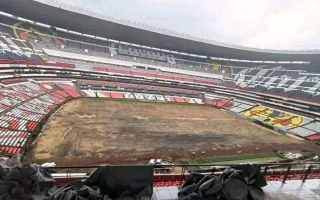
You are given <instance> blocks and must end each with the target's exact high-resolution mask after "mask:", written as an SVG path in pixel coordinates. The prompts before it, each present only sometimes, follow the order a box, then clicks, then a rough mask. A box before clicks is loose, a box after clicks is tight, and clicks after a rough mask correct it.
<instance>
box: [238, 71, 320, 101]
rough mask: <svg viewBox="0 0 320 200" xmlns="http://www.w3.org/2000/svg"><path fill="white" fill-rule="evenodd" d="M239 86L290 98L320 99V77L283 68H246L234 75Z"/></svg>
mask: <svg viewBox="0 0 320 200" xmlns="http://www.w3.org/2000/svg"><path fill="white" fill-rule="evenodd" d="M233 81H234V83H235V84H236V85H237V86H240V87H244V88H249V89H254V90H256V91H260V92H269V93H274V94H280V95H282V96H290V97H305V98H309V97H310V96H312V97H317V98H318V99H320V83H319V81H320V75H319V74H312V73H307V72H306V71H302V70H287V69H283V68H279V67H277V68H268V69H265V68H246V69H243V70H241V71H239V72H238V73H237V74H234V75H233Z"/></svg>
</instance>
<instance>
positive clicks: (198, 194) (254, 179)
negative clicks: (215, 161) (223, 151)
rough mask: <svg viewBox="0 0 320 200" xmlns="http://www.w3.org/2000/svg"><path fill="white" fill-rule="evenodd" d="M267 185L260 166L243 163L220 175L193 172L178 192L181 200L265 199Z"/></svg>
mask: <svg viewBox="0 0 320 200" xmlns="http://www.w3.org/2000/svg"><path fill="white" fill-rule="evenodd" d="M265 185H266V181H265V179H264V177H263V176H262V175H261V174H260V168H259V167H257V166H254V165H241V166H237V167H234V168H228V169H226V170H224V172H223V173H222V174H220V175H216V174H211V175H203V174H198V173H195V174H192V175H191V176H190V177H189V178H188V180H186V182H185V184H184V185H183V186H182V188H181V189H180V191H179V193H178V197H179V198H178V199H179V200H202V199H203V200H205V199H210V200H264V193H263V191H262V190H261V187H263V186H265Z"/></svg>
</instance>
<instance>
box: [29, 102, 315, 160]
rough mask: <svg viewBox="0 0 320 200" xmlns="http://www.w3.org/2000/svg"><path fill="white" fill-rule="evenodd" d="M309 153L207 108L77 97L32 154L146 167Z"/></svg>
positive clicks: (295, 143) (303, 146) (47, 128)
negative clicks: (157, 161) (153, 160)
mask: <svg viewBox="0 0 320 200" xmlns="http://www.w3.org/2000/svg"><path fill="white" fill-rule="evenodd" d="M297 148H298V149H308V148H309V145H308V144H306V143H304V142H301V141H298V140H295V139H292V138H289V137H287V136H280V135H277V134H275V133H273V132H272V131H271V130H268V129H266V128H262V127H260V126H257V125H255V124H253V123H251V122H249V121H247V120H244V119H240V118H239V117H237V116H234V115H233V114H231V113H229V112H226V111H223V110H217V109H215V108H212V107H208V106H204V105H177V104H160V103H143V102H133V101H111V100H104V99H77V100H73V101H71V102H68V103H67V104H65V105H64V106H62V107H61V108H60V109H59V110H58V111H57V112H56V113H55V114H53V115H52V116H51V118H50V119H49V121H48V122H47V125H46V126H45V127H44V129H43V131H42V135H41V137H40V138H39V140H38V141H37V144H36V145H35V146H34V148H33V150H32V152H31V153H30V155H32V159H33V161H36V162H44V161H54V162H56V163H58V164H61V165H62V164H71V163H72V164H97V163H102V162H106V163H113V164H115V163H144V162H146V161H147V160H149V159H150V158H162V159H168V160H171V161H178V160H187V159H199V158H207V157H213V156H215V155H234V154H244V153H259V152H264V153H265V152H271V151H273V150H278V149H281V150H290V149H297Z"/></svg>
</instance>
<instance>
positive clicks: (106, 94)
mask: <svg viewBox="0 0 320 200" xmlns="http://www.w3.org/2000/svg"><path fill="white" fill-rule="evenodd" d="M81 92H82V93H83V96H86V97H103V98H112V99H134V100H138V101H149V102H174V103H192V104H203V101H202V99H200V98H192V97H184V96H170V95H160V94H148V93H131V92H116V91H99V90H81Z"/></svg>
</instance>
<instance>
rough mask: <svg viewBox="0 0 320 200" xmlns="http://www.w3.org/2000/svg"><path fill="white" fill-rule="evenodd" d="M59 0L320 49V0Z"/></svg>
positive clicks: (228, 36) (224, 37)
mask: <svg viewBox="0 0 320 200" xmlns="http://www.w3.org/2000/svg"><path fill="white" fill-rule="evenodd" d="M59 1H61V2H64V3H69V4H71V5H73V6H78V7H82V8H84V9H89V10H91V11H94V12H97V13H99V14H103V15H106V16H111V17H114V18H119V19H124V20H130V21H136V22H141V23H143V24H147V25H151V26H155V27H159V28H164V29H168V30H173V31H175V32H179V33H187V34H189V35H192V36H195V37H200V38H207V39H211V40H215V41H219V42H223V43H228V44H237V45H242V46H248V47H256V48H267V49H295V50H297V49H320V0H69V1H63V0H59Z"/></svg>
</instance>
